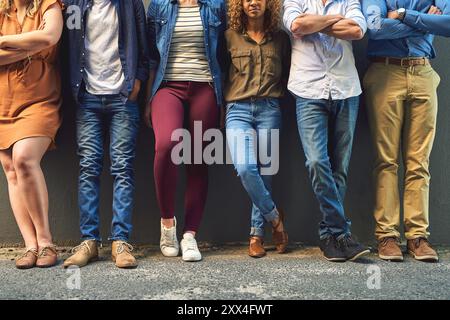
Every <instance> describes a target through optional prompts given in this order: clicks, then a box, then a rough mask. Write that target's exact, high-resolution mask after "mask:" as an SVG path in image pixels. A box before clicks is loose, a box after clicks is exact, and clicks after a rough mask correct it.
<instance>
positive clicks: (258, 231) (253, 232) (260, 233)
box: [250, 227, 264, 237]
mask: <svg viewBox="0 0 450 320" xmlns="http://www.w3.org/2000/svg"><path fill="white" fill-rule="evenodd" d="M250 236H256V237H264V229H263V228H255V227H252V228H251V229H250Z"/></svg>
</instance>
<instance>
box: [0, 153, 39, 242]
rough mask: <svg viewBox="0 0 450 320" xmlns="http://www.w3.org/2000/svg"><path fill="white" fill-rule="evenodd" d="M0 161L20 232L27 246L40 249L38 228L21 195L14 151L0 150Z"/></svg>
mask: <svg viewBox="0 0 450 320" xmlns="http://www.w3.org/2000/svg"><path fill="white" fill-rule="evenodd" d="M0 161H1V163H2V167H3V171H4V172H5V175H6V179H7V181H8V192H9V201H10V203H11V208H12V211H13V213H14V217H15V218H16V222H17V225H18V226H19V230H20V233H21V234H22V237H23V239H24V241H25V247H26V249H27V250H29V249H33V248H34V249H36V250H37V249H38V241H37V238H36V230H35V228H34V225H33V221H31V217H30V214H29V213H28V210H27V208H26V206H25V204H24V202H23V201H22V197H21V196H20V191H19V185H18V181H17V173H16V170H15V169H14V165H13V160H12V151H11V149H10V150H0Z"/></svg>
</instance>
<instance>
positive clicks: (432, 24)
mask: <svg viewBox="0 0 450 320" xmlns="http://www.w3.org/2000/svg"><path fill="white" fill-rule="evenodd" d="M435 5H436V7H438V8H439V9H440V10H441V11H442V15H436V14H427V13H423V12H419V11H416V10H406V15H405V19H404V20H403V22H404V23H405V24H406V25H408V26H411V27H414V28H417V29H419V30H422V31H425V32H429V33H431V34H434V35H437V36H444V37H450V0H436V2H435Z"/></svg>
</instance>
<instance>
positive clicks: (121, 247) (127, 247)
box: [117, 241, 134, 254]
mask: <svg viewBox="0 0 450 320" xmlns="http://www.w3.org/2000/svg"><path fill="white" fill-rule="evenodd" d="M133 250H134V248H133V246H132V245H131V244H129V243H127V242H125V241H121V242H119V244H118V245H117V254H121V253H123V252H128V253H130V252H131V251H133Z"/></svg>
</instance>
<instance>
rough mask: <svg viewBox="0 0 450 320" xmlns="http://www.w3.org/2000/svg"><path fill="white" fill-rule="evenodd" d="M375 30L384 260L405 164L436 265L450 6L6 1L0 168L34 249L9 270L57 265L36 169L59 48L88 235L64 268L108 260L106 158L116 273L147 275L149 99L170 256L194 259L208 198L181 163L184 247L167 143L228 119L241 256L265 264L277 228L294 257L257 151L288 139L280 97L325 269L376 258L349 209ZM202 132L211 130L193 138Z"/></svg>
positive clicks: (430, 2) (422, 250)
mask: <svg viewBox="0 0 450 320" xmlns="http://www.w3.org/2000/svg"><path fill="white" fill-rule="evenodd" d="M76 19H78V20H79V21H78V22H79V23H77V20H76ZM69 22H70V23H69ZM77 25H78V26H77ZM366 32H367V33H368V37H369V44H368V56H369V59H370V60H371V62H372V63H371V65H370V67H369V70H368V71H367V73H366V75H365V77H364V80H363V86H364V90H365V97H366V105H367V109H368V117H369V123H370V129H371V133H372V140H373V146H374V150H375V165H374V177H375V183H376V189H375V190H376V191H375V192H376V196H375V199H376V202H375V206H374V216H375V220H376V237H377V239H378V241H379V245H378V253H379V256H380V258H382V259H385V260H397V261H398V260H403V254H402V251H401V250H400V247H399V239H400V232H399V225H400V204H401V203H402V202H401V201H400V199H399V192H398V186H399V177H398V169H399V166H400V161H401V160H400V154H401V155H402V160H403V164H404V167H405V176H404V181H402V182H401V183H402V184H403V185H404V189H405V193H404V199H403V208H404V227H405V236H406V239H407V248H408V251H409V253H410V254H412V255H413V256H414V258H415V259H417V260H422V261H437V260H438V255H437V253H436V251H435V250H433V248H432V246H431V245H430V243H429V242H428V240H427V239H428V236H429V232H428V226H429V219H428V217H429V212H428V208H429V203H428V199H429V181H430V174H429V168H428V167H429V157H430V153H431V149H432V145H433V140H434V136H435V131H436V118H437V104H438V103H437V93H436V90H437V87H438V85H439V82H440V79H439V76H438V75H437V73H436V72H435V71H434V70H433V68H432V67H431V64H430V59H432V58H434V57H435V52H434V49H433V45H432V43H433V38H434V36H435V35H440V36H447V37H449V36H450V1H448V0H436V1H434V0H421V1H419V0H397V1H393V0H362V1H361V2H360V1H359V0H285V1H281V0H228V1H223V0H152V1H151V3H150V5H149V8H148V10H147V13H145V10H144V5H143V3H142V1H141V0H64V1H60V0H0V161H1V163H2V166H3V169H4V172H5V174H6V177H7V181H8V190H9V196H10V202H11V207H12V210H13V212H14V215H15V218H16V221H17V223H18V225H19V228H20V231H21V234H22V236H23V239H24V242H25V246H26V252H25V253H24V255H23V256H21V257H20V258H19V259H17V260H16V266H17V267H18V268H21V269H28V268H32V267H35V266H37V267H50V266H54V265H55V264H56V263H57V250H56V247H55V245H54V244H53V242H52V236H51V232H50V227H49V219H48V207H49V204H48V202H49V201H48V194H47V189H46V184H45V179H44V174H43V172H42V170H41V167H40V162H41V159H42V157H43V156H44V154H45V153H46V151H47V150H49V149H51V148H54V147H55V136H56V133H57V131H58V129H59V127H60V125H61V118H60V115H59V109H60V107H61V105H62V99H61V81H62V80H61V78H60V73H59V63H58V62H59V59H58V57H59V53H58V49H59V45H58V43H59V40H60V37H61V35H63V37H64V38H65V41H64V44H65V46H66V48H64V49H66V50H65V51H67V55H68V56H67V58H68V61H69V79H68V80H69V81H70V87H71V89H72V94H73V99H74V100H75V102H76V105H77V117H76V124H77V142H78V155H79V157H80V174H79V188H78V204H79V210H80V231H81V238H82V242H81V244H80V245H79V246H77V247H75V248H74V249H73V250H72V255H71V256H70V257H69V258H68V259H67V260H65V261H64V267H69V266H73V265H75V266H79V267H82V266H85V265H86V264H88V263H89V262H91V261H94V260H96V259H97V258H98V246H99V244H100V243H101V241H102V239H101V237H100V232H99V215H100V213H99V198H100V176H101V173H102V170H103V158H104V150H105V148H106V147H108V148H109V154H110V158H111V159H110V160H111V166H110V173H111V175H112V176H113V178H114V185H113V203H112V210H113V221H112V228H111V236H110V238H109V239H108V240H110V241H112V260H113V261H114V262H115V264H116V266H117V267H119V268H134V267H136V266H137V262H136V259H135V257H134V255H133V247H132V246H131V245H130V244H129V239H130V234H131V231H132V219H131V217H132V210H133V198H134V191H135V183H134V170H133V161H134V158H135V151H136V138H137V134H138V130H139V123H140V114H141V112H140V99H139V97H140V96H145V111H144V112H143V113H144V121H145V123H146V124H147V125H148V126H151V127H152V128H153V131H154V134H155V142H156V143H155V160H154V178H155V185H156V196H157V201H158V205H159V208H160V211H161V239H160V248H161V252H162V254H163V255H164V256H167V257H175V256H178V255H179V253H180V249H181V253H182V258H183V260H184V261H199V260H201V259H202V256H201V253H200V251H199V249H198V246H197V242H196V239H195V237H196V234H197V232H198V229H199V226H200V223H201V219H202V216H203V212H204V208H205V203H206V198H207V190H208V166H207V164H206V163H204V162H202V163H200V164H199V163H196V162H195V161H190V162H189V163H188V164H185V169H186V175H187V186H186V191H185V193H184V198H185V201H184V212H185V219H184V220H185V223H184V228H183V233H182V239H181V241H180V242H179V241H178V238H177V220H176V218H175V194H176V187H177V180H178V175H177V173H178V168H177V167H178V166H177V165H176V164H175V163H174V162H173V160H172V159H171V154H172V150H173V148H174V147H175V145H176V144H177V141H173V140H172V133H173V132H174V131H175V130H178V129H182V128H185V129H187V130H188V131H189V132H190V134H191V135H192V136H194V135H198V134H201V135H202V136H203V133H205V132H206V131H207V130H208V129H211V128H218V127H219V126H220V122H221V120H220V118H221V115H222V116H224V117H223V118H224V119H223V121H224V124H225V127H226V135H227V142H228V147H229V150H230V154H231V158H232V160H233V163H234V165H235V169H236V171H237V173H238V176H239V177H240V179H241V181H242V184H243V186H244V188H245V190H246V191H247V193H248V195H249V197H250V199H251V201H252V203H253V207H252V212H251V230H250V241H249V255H250V256H252V257H256V258H259V257H263V256H264V255H266V250H265V248H264V227H265V224H270V226H271V227H272V240H273V242H274V244H275V246H276V250H277V252H278V253H284V252H286V249H287V245H288V240H289V239H288V234H287V232H286V229H285V225H284V218H285V216H284V213H283V211H282V209H281V208H280V207H279V206H277V204H276V203H275V201H274V199H273V197H272V187H271V180H272V175H270V174H263V173H262V171H263V169H264V165H265V164H261V163H260V162H259V161H258V160H259V159H258V154H257V149H258V148H261V147H267V146H268V144H270V143H271V141H272V139H271V137H270V135H271V132H273V130H280V129H281V122H282V121H281V120H282V117H281V110H280V99H281V98H282V97H283V96H284V95H285V94H286V93H287V92H289V93H290V94H292V95H293V96H294V98H295V101H296V115H297V124H298V131H299V135H300V140H301V144H302V147H303V151H304V153H305V157H306V167H307V170H308V173H309V177H310V180H311V184H312V188H313V190H314V193H315V195H316V198H317V201H318V203H319V206H320V210H321V212H322V214H323V219H322V221H321V223H320V226H319V236H320V248H321V250H322V252H323V254H324V257H325V258H326V259H327V260H330V261H347V260H356V259H358V258H359V257H361V256H362V255H364V254H367V253H368V252H369V249H368V248H367V247H366V246H364V245H362V244H360V243H359V242H358V241H356V240H355V238H354V236H353V235H352V233H351V230H350V225H351V223H350V221H349V219H348V218H347V217H346V214H345V209H344V199H345V193H346V187H347V174H348V167H349V162H350V156H351V150H352V144H353V137H354V132H355V126H356V121H357V117H358V109H359V103H360V95H361V93H362V88H361V86H360V80H359V77H358V72H357V70H356V67H355V59H354V56H353V51H352V41H354V40H360V39H362V38H363V37H364V35H365V33H366ZM196 122H201V124H202V126H201V130H200V132H199V131H198V130H197V128H196V127H195V123H196ZM246 130H251V131H253V132H256V133H257V134H255V135H248V134H246ZM105 138H109V139H105ZM105 140H107V141H109V145H108V146H106V145H105ZM192 140H194V139H192ZM242 141H244V143H241V142H242ZM206 146H207V144H206V143H205V144H204V145H203V148H205V147H206ZM192 149H194V146H193V148H192ZM400 150H401V152H400ZM200 151H202V150H200ZM192 156H193V155H192ZM242 159H245V161H241V160H242Z"/></svg>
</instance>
